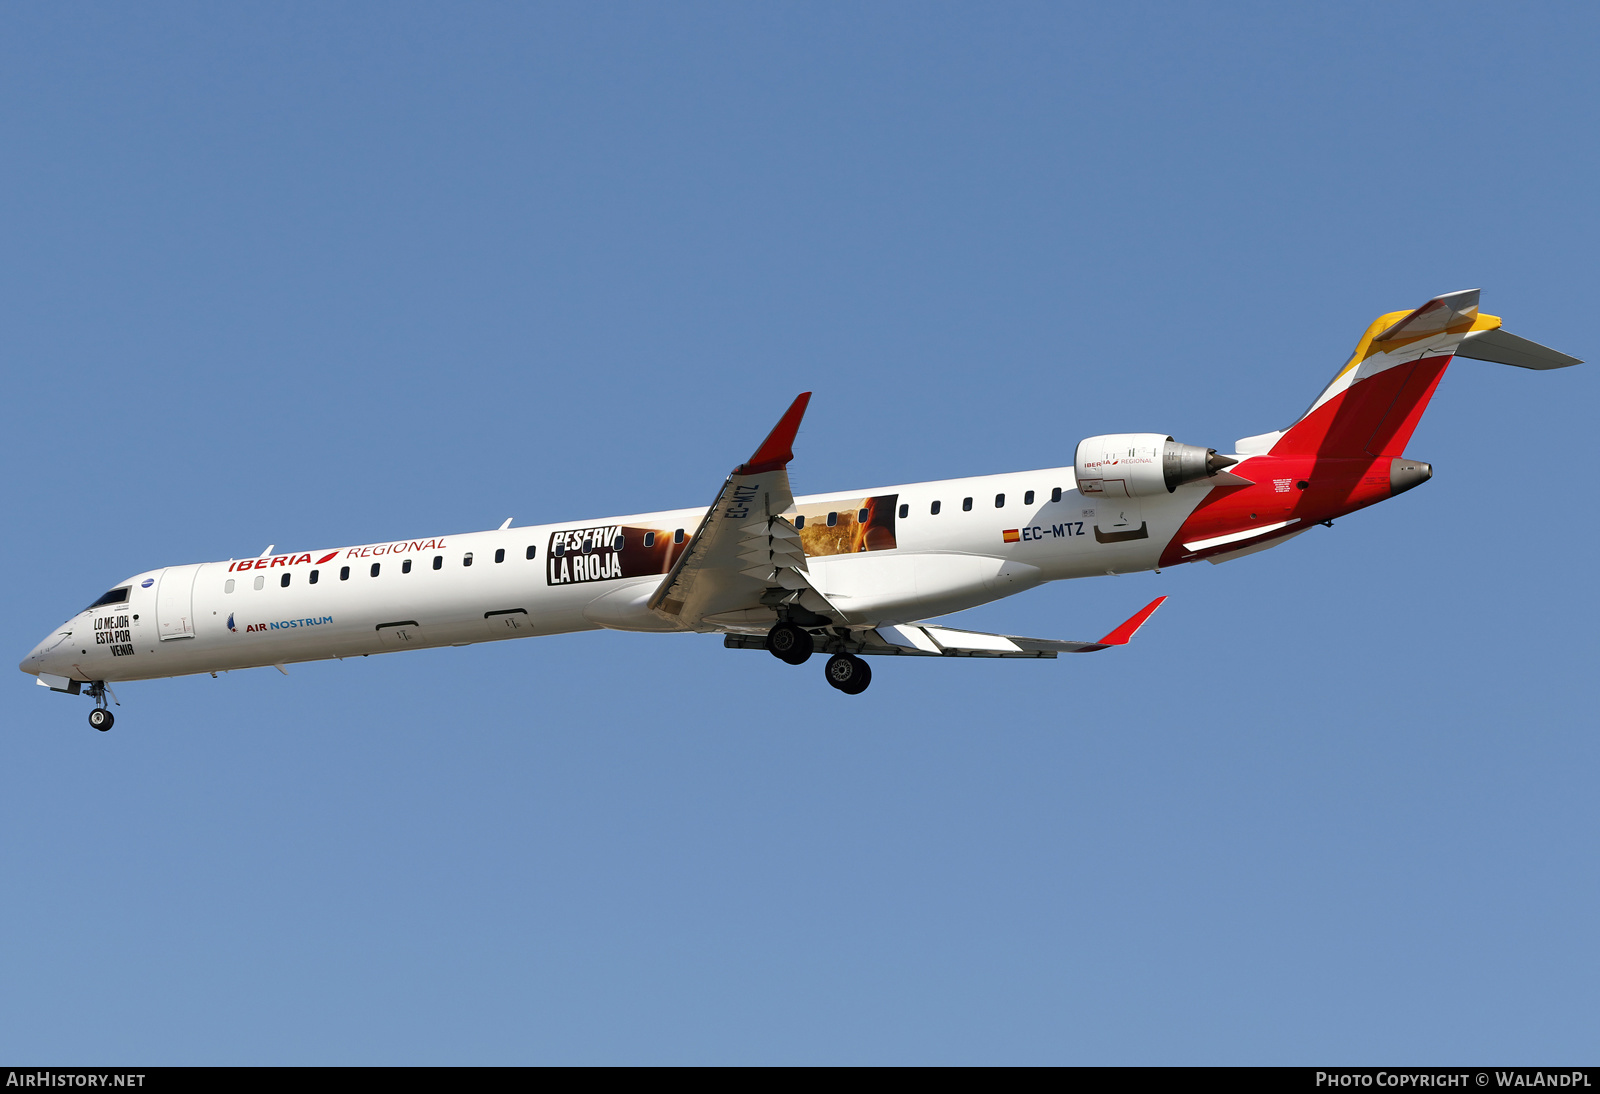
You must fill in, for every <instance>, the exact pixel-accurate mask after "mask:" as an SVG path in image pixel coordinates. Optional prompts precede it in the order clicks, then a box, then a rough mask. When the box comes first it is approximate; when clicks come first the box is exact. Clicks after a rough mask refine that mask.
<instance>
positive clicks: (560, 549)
mask: <svg viewBox="0 0 1600 1094" xmlns="http://www.w3.org/2000/svg"><path fill="white" fill-rule="evenodd" d="M550 553H551V554H553V555H555V556H556V557H557V558H561V557H563V556H564V555H565V554H566V553H567V545H566V543H565V542H557V543H556V545H555V547H553V548H552V549H551V551H550Z"/></svg>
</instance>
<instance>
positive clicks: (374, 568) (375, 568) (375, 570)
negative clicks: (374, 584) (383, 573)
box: [372, 562, 382, 577]
mask: <svg viewBox="0 0 1600 1094" xmlns="http://www.w3.org/2000/svg"><path fill="white" fill-rule="evenodd" d="M381 567H382V563H379V562H374V563H373V564H372V576H373V577H377V576H378V570H379V569H380V568H381Z"/></svg>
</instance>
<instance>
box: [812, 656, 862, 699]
mask: <svg viewBox="0 0 1600 1094" xmlns="http://www.w3.org/2000/svg"><path fill="white" fill-rule="evenodd" d="M823 674H824V675H825V676H827V678H828V683H829V684H831V685H833V686H834V687H836V688H838V689H839V690H840V691H842V692H844V693H845V694H846V695H860V694H861V693H862V692H863V691H866V690H867V685H868V684H870V683H872V669H871V667H870V666H869V665H868V664H867V663H866V662H865V661H863V660H861V658H859V657H857V656H856V655H855V654H853V653H836V654H834V655H833V656H832V657H830V658H828V663H827V665H826V666H825V667H824V668H823Z"/></svg>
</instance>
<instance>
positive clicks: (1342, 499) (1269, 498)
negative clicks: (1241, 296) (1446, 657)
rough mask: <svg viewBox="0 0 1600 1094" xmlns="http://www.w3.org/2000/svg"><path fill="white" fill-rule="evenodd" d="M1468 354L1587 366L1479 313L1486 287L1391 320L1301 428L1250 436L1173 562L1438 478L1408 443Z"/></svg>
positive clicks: (1296, 527)
mask: <svg viewBox="0 0 1600 1094" xmlns="http://www.w3.org/2000/svg"><path fill="white" fill-rule="evenodd" d="M1456 357H1473V358H1476V359H1478V360H1480V361H1495V362H1498V363H1501V364H1506V365H1516V366H1518V367H1520V368H1532V369H1552V368H1565V367H1566V366H1568V365H1576V364H1580V363H1581V362H1580V361H1579V360H1578V359H1577V358H1576V357H1569V356H1568V355H1567V354H1565V353H1557V352H1556V351H1555V350H1553V349H1549V348H1547V347H1545V346H1541V345H1539V344H1538V343H1537V342H1530V341H1528V340H1527V339H1526V338H1519V337H1517V336H1516V335H1514V334H1511V333H1509V332H1507V331H1505V330H1503V329H1501V326H1500V320H1499V319H1498V318H1496V317H1495V316H1492V315H1483V314H1481V313H1480V312H1479V311H1478V290H1477V289H1467V290H1466V291H1464V292H1453V293H1446V294H1445V295H1444V296H1436V297H1434V298H1433V299H1432V300H1430V301H1428V302H1427V303H1426V304H1424V305H1422V307H1420V308H1418V309H1416V310H1415V311H1408V312H1390V313H1389V314H1388V315H1381V316H1379V317H1378V318H1377V319H1375V320H1374V321H1373V322H1372V324H1371V325H1370V326H1369V327H1367V329H1366V332H1365V333H1364V334H1362V336H1361V341H1360V342H1358V343H1356V350H1355V353H1353V354H1351V355H1350V360H1349V361H1348V362H1346V364H1345V366H1344V367H1343V368H1341V369H1340V370H1339V372H1338V374H1337V375H1336V376H1334V378H1333V381H1332V382H1331V383H1329V384H1328V386H1327V387H1325V388H1323V389H1322V394H1320V395H1318V396H1317V398H1316V401H1315V402H1313V403H1312V404H1311V407H1310V409H1309V410H1307V411H1306V412H1305V413H1304V414H1302V415H1301V416H1300V419H1299V420H1298V421H1297V422H1295V423H1294V424H1293V425H1291V426H1290V427H1289V428H1288V429H1284V430H1279V431H1277V432H1275V433H1263V434H1261V435H1260V436H1258V437H1245V438H1243V439H1242V440H1240V441H1239V442H1238V444H1237V447H1236V448H1235V453H1236V454H1237V456H1238V458H1239V462H1238V464H1237V465H1235V466H1230V467H1229V468H1228V469H1227V473H1226V474H1213V475H1212V477H1211V478H1208V479H1206V480H1204V482H1205V485H1207V486H1209V487H1211V490H1210V492H1209V493H1208V494H1207V495H1206V497H1205V498H1204V500H1202V501H1201V502H1200V504H1199V505H1197V506H1196V507H1195V508H1194V510H1193V511H1192V512H1191V513H1190V514H1189V516H1188V517H1187V518H1186V519H1185V520H1184V521H1183V524H1182V526H1181V527H1180V528H1179V529H1178V533H1177V534H1176V535H1174V536H1173V537H1172V539H1171V540H1170V541H1169V542H1168V544H1167V546H1166V547H1165V548H1164V549H1163V551H1162V555H1161V565H1163V566H1170V565H1175V564H1177V563H1180V562H1194V561H1196V560H1198V559H1202V558H1203V559H1207V560H1208V561H1211V562H1223V561H1226V560H1228V559H1230V558H1238V557H1240V556H1241V555H1245V554H1249V553H1251V552H1254V551H1259V550H1262V549H1264V548H1266V547H1270V546H1273V545H1275V544H1277V543H1282V542H1283V541H1285V540H1287V539H1289V538H1291V537H1293V536H1297V535H1299V534H1300V533H1301V532H1304V531H1306V530H1307V529H1308V528H1310V527H1312V526H1313V525H1316V524H1330V523H1331V522H1332V521H1333V519H1334V518H1335V517H1341V516H1344V515H1345V514H1346V513H1351V512H1354V511H1355V510H1357V509H1362V508H1365V507H1366V506H1369V505H1375V504H1377V503H1378V502H1381V501H1384V500H1385V499H1387V498H1392V497H1394V496H1395V495H1396V494H1402V493H1404V492H1405V491H1407V490H1410V489H1411V488H1412V487H1414V486H1418V485H1420V484H1422V483H1424V482H1427V481H1428V479H1430V478H1432V477H1433V467H1432V465H1430V464H1427V463H1424V462H1423V461H1421V460H1415V459H1409V458H1407V457H1406V455H1405V447H1406V443H1407V442H1408V441H1410V440H1411V434H1412V433H1413V432H1415V431H1416V428H1417V423H1418V422H1420V421H1421V420H1422V415H1423V412H1424V411H1426V410H1427V409H1428V401H1429V400H1430V399H1432V398H1433V393H1434V390H1435V389H1436V388H1437V387H1438V386H1439V381H1440V379H1441V378H1443V376H1444V371H1445V369H1446V368H1448V367H1449V365H1450V362H1451V360H1452V359H1454V358H1456ZM1208 470H1209V468H1208Z"/></svg>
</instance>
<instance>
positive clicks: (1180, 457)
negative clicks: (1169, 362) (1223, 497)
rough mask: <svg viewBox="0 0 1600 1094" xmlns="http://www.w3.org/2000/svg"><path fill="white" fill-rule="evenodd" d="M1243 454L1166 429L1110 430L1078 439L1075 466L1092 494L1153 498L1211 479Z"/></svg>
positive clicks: (1080, 483)
mask: <svg viewBox="0 0 1600 1094" xmlns="http://www.w3.org/2000/svg"><path fill="white" fill-rule="evenodd" d="M1238 462H1239V461H1238V460H1231V459H1229V458H1228V457H1227V456H1219V455H1217V450H1216V449H1215V448H1200V447H1198V446H1196V445H1192V444H1179V443H1177V442H1176V441H1174V440H1173V439H1172V438H1171V437H1167V436H1164V435H1162V434H1160V433H1107V434H1106V435H1105V436H1102V437H1090V438H1089V439H1087V440H1084V441H1079V442H1078V454H1077V458H1076V460H1075V468H1074V470H1075V471H1076V473H1077V476H1078V492H1079V493H1081V494H1082V495H1083V496H1084V497H1086V498H1092V497H1114V498H1122V497H1128V498H1147V497H1153V496H1156V495H1160V494H1170V493H1172V492H1173V491H1175V490H1177V489H1178V487H1180V486H1182V485H1183V484H1184V483H1186V482H1198V481H1199V480H1201V479H1207V478H1210V477H1212V476H1213V475H1215V474H1216V473H1217V472H1219V471H1221V470H1223V469H1224V468H1226V467H1232V466H1233V465H1234V464H1236V463H1238Z"/></svg>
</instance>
